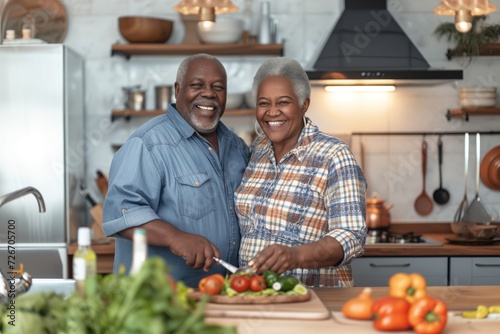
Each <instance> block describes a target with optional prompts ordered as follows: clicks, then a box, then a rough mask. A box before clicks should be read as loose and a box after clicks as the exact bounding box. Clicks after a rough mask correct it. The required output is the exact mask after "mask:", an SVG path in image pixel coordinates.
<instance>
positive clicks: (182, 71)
mask: <svg viewBox="0 0 500 334" xmlns="http://www.w3.org/2000/svg"><path fill="white" fill-rule="evenodd" d="M200 58H203V59H208V60H212V61H215V62H217V63H219V64H220V66H221V67H222V69H223V70H224V74H226V69H225V68H224V65H222V63H221V62H220V61H219V59H217V58H216V57H214V56H212V55H209V54H208V53H198V54H195V55H192V56H189V57H187V58H186V59H184V60H183V61H182V62H181V64H180V65H179V69H178V70H177V77H176V78H175V81H176V82H177V83H178V84H179V85H180V86H182V81H183V80H184V77H185V76H186V72H187V70H188V68H189V65H190V64H191V63H192V62H193V61H194V60H196V59H200ZM226 76H227V74H226Z"/></svg>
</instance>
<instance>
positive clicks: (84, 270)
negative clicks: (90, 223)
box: [73, 227, 97, 294]
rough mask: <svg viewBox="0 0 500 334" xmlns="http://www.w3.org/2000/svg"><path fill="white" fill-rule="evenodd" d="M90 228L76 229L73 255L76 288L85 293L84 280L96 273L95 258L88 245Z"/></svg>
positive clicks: (89, 242)
mask: <svg viewBox="0 0 500 334" xmlns="http://www.w3.org/2000/svg"><path fill="white" fill-rule="evenodd" d="M91 239H92V237H91V230H90V228H88V227H80V228H79V229H78V249H77V250H76V252H75V254H74V256H73V278H74V279H75V281H76V290H77V291H78V292H79V293H80V294H85V280H86V279H87V277H90V276H93V275H95V274H96V268H97V258H96V255H95V252H94V251H93V250H92V248H91V247H90V244H91Z"/></svg>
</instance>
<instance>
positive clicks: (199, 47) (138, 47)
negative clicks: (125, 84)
mask: <svg viewBox="0 0 500 334" xmlns="http://www.w3.org/2000/svg"><path fill="white" fill-rule="evenodd" d="M196 53H209V54H211V55H214V56H282V55H283V44H267V45H263V44H113V45H112V47H111V55H112V56H114V55H122V56H125V57H126V58H127V59H129V58H130V57H131V56H179V55H192V54H196Z"/></svg>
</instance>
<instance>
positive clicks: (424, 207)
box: [414, 137, 434, 216]
mask: <svg viewBox="0 0 500 334" xmlns="http://www.w3.org/2000/svg"><path fill="white" fill-rule="evenodd" d="M426 171H427V142H426V141H425V137H424V140H423V141H422V193H420V195H419V196H418V197H417V199H416V200H415V204H414V207H415V211H417V213H418V214H419V215H421V216H426V215H428V214H429V213H431V211H432V208H433V206H434V204H433V203H432V199H431V198H430V197H429V195H427V193H426V192H425V174H426Z"/></svg>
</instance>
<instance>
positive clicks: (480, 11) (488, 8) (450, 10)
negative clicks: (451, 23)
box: [434, 0, 497, 33]
mask: <svg viewBox="0 0 500 334" xmlns="http://www.w3.org/2000/svg"><path fill="white" fill-rule="evenodd" d="M496 9H497V8H496V6H495V5H493V4H491V3H490V2H489V1H488V0H441V3H440V4H439V6H437V7H436V8H435V9H434V13H435V14H437V15H451V16H454V17H455V27H456V28H457V30H458V31H460V32H462V33H466V32H468V31H469V30H470V29H471V28H472V16H480V15H487V14H489V13H492V12H494V11H495V10H496Z"/></svg>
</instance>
